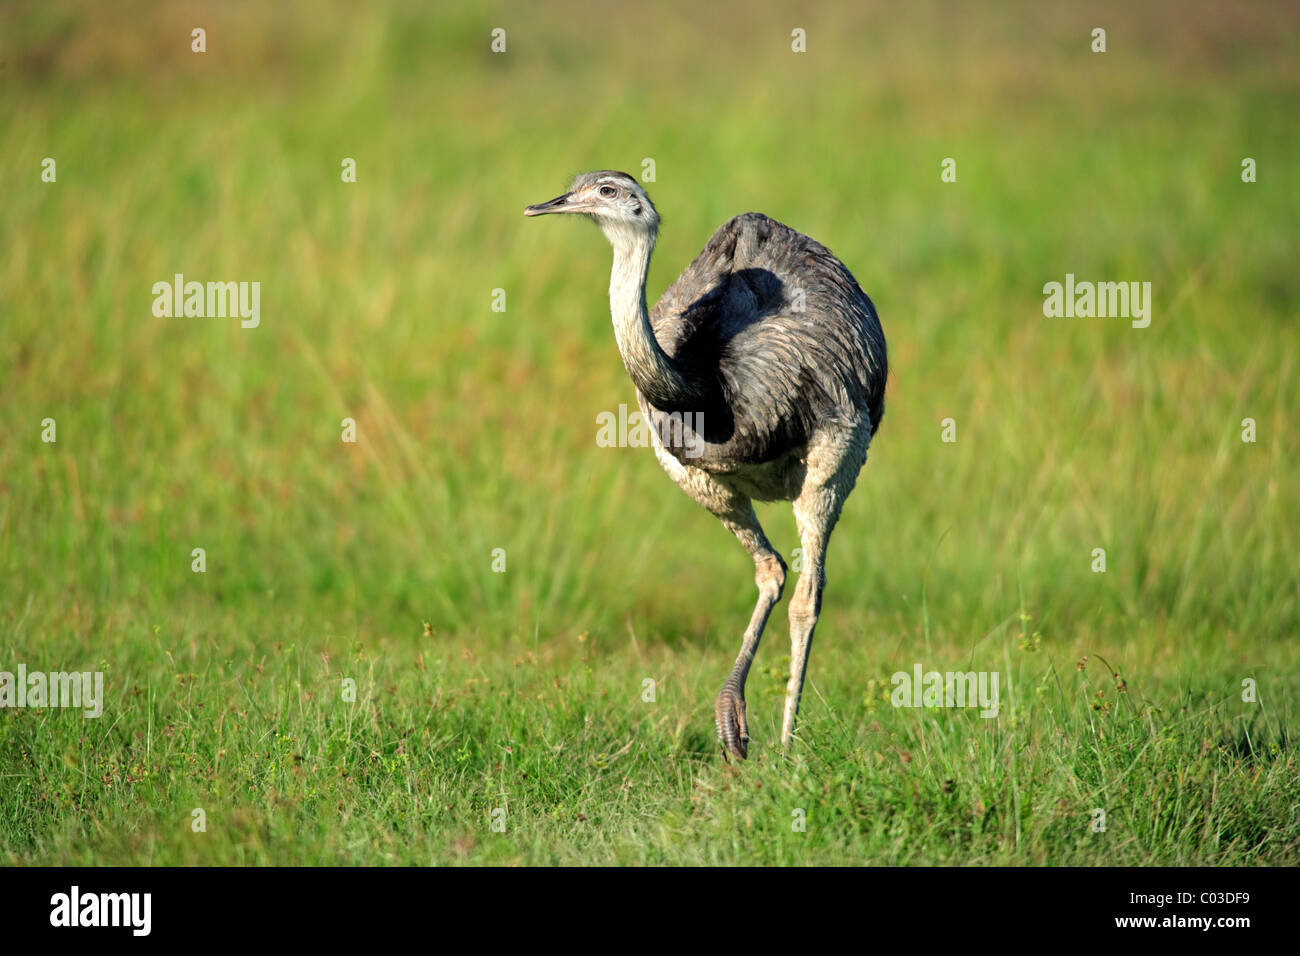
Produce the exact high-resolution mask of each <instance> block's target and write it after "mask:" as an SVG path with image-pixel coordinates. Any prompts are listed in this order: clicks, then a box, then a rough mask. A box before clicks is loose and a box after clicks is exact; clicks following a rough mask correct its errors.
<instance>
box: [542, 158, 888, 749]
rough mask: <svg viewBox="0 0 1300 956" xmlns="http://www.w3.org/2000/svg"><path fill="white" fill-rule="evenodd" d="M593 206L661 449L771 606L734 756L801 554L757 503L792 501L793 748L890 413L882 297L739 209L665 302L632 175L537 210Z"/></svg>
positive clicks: (737, 723)
mask: <svg viewBox="0 0 1300 956" xmlns="http://www.w3.org/2000/svg"><path fill="white" fill-rule="evenodd" d="M551 213H567V214H571V215H580V216H585V217H587V218H589V219H593V220H595V222H596V223H597V224H598V225H599V226H600V228H601V229H602V230H603V231H604V233H605V235H606V236H607V237H608V238H609V241H610V243H611V245H613V247H614V268H613V271H612V272H611V274H610V280H609V306H610V312H611V314H612V316H613V320H614V338H615V340H616V341H617V343H618V351H619V354H620V355H621V356H622V357H623V365H624V366H625V367H626V368H627V372H628V375H629V376H631V378H632V384H633V385H635V386H636V392H637V402H638V403H639V405H640V407H641V413H642V415H644V416H645V418H646V420H647V422H648V423H649V425H650V426H651V427H650V429H649V432H650V436H651V442H652V444H653V445H654V450H655V455H656V456H657V457H658V459H659V463H660V464H661V465H663V467H664V470H665V471H667V472H668V475H669V476H670V477H671V478H672V479H673V481H675V482H677V484H678V485H680V486H681V488H682V490H683V491H685V492H686V493H687V494H688V495H690V496H691V497H692V498H694V499H695V500H696V501H697V502H698V503H699V504H701V505H703V506H704V507H705V508H707V509H708V510H709V511H710V512H712V513H713V514H714V515H716V516H717V517H718V519H719V520H720V521H721V522H722V524H723V525H724V526H725V527H726V528H727V529H728V530H729V531H731V533H732V534H734V535H735V536H736V537H737V538H738V539H739V540H740V543H741V544H742V545H744V547H745V550H746V551H748V552H749V554H750V555H751V556H752V557H753V559H754V567H755V572H754V581H755V583H756V584H757V585H758V602H757V604H755V606H754V613H753V615H752V616H751V617H750V620H749V626H748V627H747V628H746V629H745V634H744V638H743V639H742V641H741V647H740V655H739V656H738V657H737V658H736V663H735V666H734V667H733V668H732V670H731V674H730V675H729V676H728V677H727V679H726V682H725V683H724V684H723V685H722V690H721V692H719V694H718V697H717V701H716V703H715V706H714V715H715V718H716V721H717V728H718V738H719V739H720V740H721V741H722V745H723V748H724V750H723V754H724V756H725V755H726V754H727V753H730V754H732V755H734V756H736V757H739V758H741V759H743V758H744V757H746V756H747V755H748V750H749V724H748V721H747V719H746V716H745V679H746V677H747V676H748V674H749V668H750V664H751V663H752V662H753V659H754V654H755V652H756V651H757V650H758V643H759V640H760V638H761V637H762V635H763V628H764V626H765V625H766V624H767V619H768V616H769V615H770V614H771V612H772V608H773V607H774V606H775V605H776V603H777V602H778V601H779V600H780V599H781V592H782V590H783V588H784V587H785V579H786V564H785V561H783V560H782V559H781V555H780V554H778V553H777V551H776V549H775V548H773V547H772V544H771V542H769V541H768V539H767V536H766V535H765V534H764V533H763V528H762V527H761V526H760V525H759V523H758V518H757V517H756V516H755V514H754V508H753V502H754V501H791V502H793V504H794V516H795V521H796V522H797V524H798V529H799V539H800V544H801V547H802V558H803V570H802V572H801V573H800V575H799V579H798V583H797V584H796V585H795V588H794V594H793V596H792V597H791V599H790V647H791V649H790V679H789V682H788V683H787V684H786V694H785V710H784V714H783V718H782V721H781V744H782V747H783V748H786V747H788V746H789V745H790V742H791V740H792V738H793V735H794V729H795V717H796V716H797V714H798V712H799V697H800V695H801V694H802V692H803V684H804V675H805V673H806V672H807V668H808V651H809V648H810V647H811V645H812V638H813V629H814V628H815V627H816V625H817V615H818V613H819V612H820V610H821V601H822V590H823V589H824V587H825V584H826V574H825V571H824V565H825V558H826V545H827V543H828V541H829V540H830V536H831V531H832V530H833V529H834V527H835V522H836V521H837V520H838V518H839V516H840V510H841V509H842V508H843V507H844V501H845V499H846V498H847V497H848V495H849V492H850V491H852V490H853V486H854V484H855V483H856V481H857V477H858V472H859V471H860V470H861V469H862V465H863V464H864V462H865V461H866V458H867V446H868V445H869V444H870V442H871V438H872V436H873V435H874V434H875V432H876V429H877V428H879V427H880V419H881V416H882V415H883V413H884V396H885V376H886V374H887V369H886V359H885V336H884V332H883V331H882V330H881V328H880V320H879V319H878V318H877V316H876V310H875V307H874V306H873V305H872V304H871V300H870V299H868V298H867V296H866V295H865V294H864V293H863V291H862V289H861V288H860V287H859V286H858V283H857V281H856V280H855V279H854V278H853V275H852V274H851V273H850V272H849V270H848V269H847V268H846V267H845V266H844V263H842V262H840V260H839V259H837V258H836V257H835V256H834V255H832V254H831V252H830V250H828V249H827V248H826V247H825V246H823V245H821V244H820V243H817V242H815V241H814V240H812V239H810V238H808V237H807V236H805V235H803V234H801V233H798V232H796V231H795V230H793V229H791V228H789V227H788V226H784V225H782V224H781V223H779V222H776V221H775V220H773V219H769V218H768V217H767V216H764V215H761V214H760V213H754V212H751V213H745V214H744V215H742V216H737V217H736V218H734V219H732V220H731V221H730V222H728V223H727V224H726V225H724V226H723V227H722V228H720V229H719V230H718V231H717V232H715V233H714V234H713V237H712V238H711V239H710V240H709V242H708V244H707V245H706V246H705V247H704V251H702V252H701V253H700V254H699V255H698V256H696V258H695V261H694V262H692V263H691V264H690V265H689V266H687V268H686V271H685V272H683V273H682V274H681V276H680V277H679V278H678V279H677V281H676V282H674V283H673V284H672V285H671V286H670V287H669V288H668V291H666V292H665V293H664V294H663V296H662V297H660V299H659V301H658V303H656V305H655V307H654V309H653V310H647V309H646V297H645V284H646V273H647V271H648V270H649V266H650V254H651V252H652V251H653V250H654V246H655V239H656V237H657V236H658V232H659V215H658V213H657V212H656V211H655V207H654V204H653V203H651V202H650V197H649V196H647V195H646V193H645V190H644V189H642V188H641V185H640V183H638V182H637V181H636V180H635V179H633V178H632V177H631V176H629V175H628V174H627V173H621V172H614V171H612V170H602V171H599V172H592V173H584V174H583V175H581V176H579V177H578V178H577V179H575V180H574V181H573V185H572V187H571V188H570V189H569V191H568V192H566V193H565V194H564V195H562V196H559V197H557V198H555V199H552V200H551V201H550V202H544V203H539V204H537V205H534V206H529V207H528V208H527V209H525V210H524V214H525V215H528V216H542V215H547V214H551Z"/></svg>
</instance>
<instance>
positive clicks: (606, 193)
mask: <svg viewBox="0 0 1300 956" xmlns="http://www.w3.org/2000/svg"><path fill="white" fill-rule="evenodd" d="M616 192H618V190H617V189H615V188H614V187H613V186H601V187H600V195H601V196H602V197H603V198H605V199H613V198H614V194H615V193H616Z"/></svg>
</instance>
